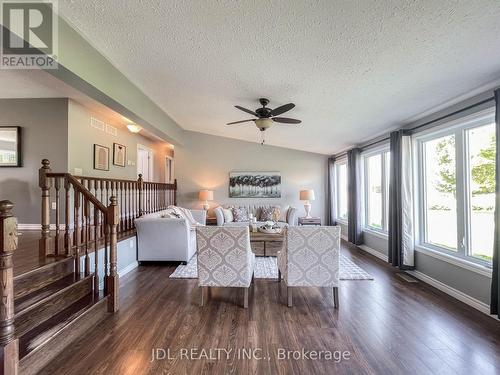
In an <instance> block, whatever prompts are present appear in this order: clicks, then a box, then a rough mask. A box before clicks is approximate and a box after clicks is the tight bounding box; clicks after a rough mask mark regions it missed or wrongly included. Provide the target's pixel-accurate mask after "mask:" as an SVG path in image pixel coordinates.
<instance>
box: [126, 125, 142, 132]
mask: <svg viewBox="0 0 500 375" xmlns="http://www.w3.org/2000/svg"><path fill="white" fill-rule="evenodd" d="M127 129H128V130H129V132H131V133H139V132H140V131H141V130H142V128H141V127H140V126H139V125H136V124H127Z"/></svg>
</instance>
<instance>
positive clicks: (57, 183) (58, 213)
mask: <svg viewBox="0 0 500 375" xmlns="http://www.w3.org/2000/svg"><path fill="white" fill-rule="evenodd" d="M54 188H55V190H56V238H55V243H54V255H59V234H60V233H59V227H60V226H61V217H60V216H61V207H60V199H59V189H60V179H59V177H56V178H55V179H54Z"/></svg>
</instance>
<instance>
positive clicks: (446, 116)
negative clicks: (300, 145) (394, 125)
mask: <svg viewBox="0 0 500 375" xmlns="http://www.w3.org/2000/svg"><path fill="white" fill-rule="evenodd" d="M492 100H495V97H494V96H491V97H489V98H487V99H483V100H481V101H480V102H477V103H474V104H471V105H469V106H467V107H464V108H461V109H458V110H456V111H454V112H451V113H448V114H446V115H443V116H441V117H438V118H436V119H434V120H430V121H427V122H424V123H423V124H420V125H417V126H414V127H413V128H409V129H405V128H401V129H404V130H409V131H412V132H413V131H415V130H417V129H420V128H423V127H424V126H428V125H431V124H434V123H436V122H438V121H441V120H444V119H446V118H448V117H452V116H455V115H457V114H459V113H462V112H465V111H468V110H469V109H472V108H474V107H479V106H480V105H483V104H486V103H488V102H490V101H492ZM389 139H390V136H387V137H385V138H382V139H378V140H376V141H373V142H371V143H369V144H367V145H363V147H361V149H362V150H364V149H366V148H368V147H371V146H375V145H376V144H379V143H382V142H385V141H388V140H389ZM346 154H347V151H345V152H342V153H341V154H339V155H335V157H336V158H338V157H340V156H344V155H346Z"/></svg>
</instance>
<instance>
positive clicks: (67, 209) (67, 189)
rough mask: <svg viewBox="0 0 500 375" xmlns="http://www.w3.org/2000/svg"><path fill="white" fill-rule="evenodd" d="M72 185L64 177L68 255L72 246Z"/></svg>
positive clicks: (65, 241)
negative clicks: (70, 223) (70, 224)
mask: <svg viewBox="0 0 500 375" xmlns="http://www.w3.org/2000/svg"><path fill="white" fill-rule="evenodd" d="M69 189H70V186H69V181H68V179H67V178H66V177H65V178H64V193H65V197H66V199H65V206H64V253H65V255H66V256H69V254H70V248H71V235H70V226H69V222H70V220H71V218H70V207H69V205H70V195H69V194H70V190H69Z"/></svg>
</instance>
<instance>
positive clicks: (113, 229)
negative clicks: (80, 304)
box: [107, 196, 120, 312]
mask: <svg viewBox="0 0 500 375" xmlns="http://www.w3.org/2000/svg"><path fill="white" fill-rule="evenodd" d="M110 201H111V203H110V205H109V206H108V212H107V219H108V225H109V276H108V281H107V287H108V294H109V296H108V311H109V312H116V311H118V289H119V285H118V271H117V268H116V267H117V250H118V249H117V246H118V245H117V227H118V223H119V222H120V215H119V210H118V204H117V201H116V197H115V196H112V197H111V198H110Z"/></svg>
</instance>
